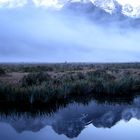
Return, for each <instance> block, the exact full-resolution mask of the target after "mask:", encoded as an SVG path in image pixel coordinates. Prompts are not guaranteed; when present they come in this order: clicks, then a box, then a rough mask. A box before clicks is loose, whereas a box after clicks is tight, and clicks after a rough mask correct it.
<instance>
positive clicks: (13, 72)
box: [0, 63, 140, 105]
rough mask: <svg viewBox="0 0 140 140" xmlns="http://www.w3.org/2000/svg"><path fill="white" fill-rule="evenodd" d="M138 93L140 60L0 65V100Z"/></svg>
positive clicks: (61, 99) (109, 97)
mask: <svg viewBox="0 0 140 140" xmlns="http://www.w3.org/2000/svg"><path fill="white" fill-rule="evenodd" d="M136 95H140V63H116V64H115V63H114V64H111V63H107V64H93V63H59V64H24V63H22V64H0V103H9V104H16V105H17V104H26V105H39V104H50V103H56V102H57V103H58V102H73V101H79V102H80V101H82V100H91V99H92V98H94V99H99V100H100V101H102V99H105V100H114V99H117V98H129V99H130V98H131V99H132V98H133V97H134V96H136Z"/></svg>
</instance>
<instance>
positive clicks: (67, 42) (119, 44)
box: [0, 7, 140, 62]
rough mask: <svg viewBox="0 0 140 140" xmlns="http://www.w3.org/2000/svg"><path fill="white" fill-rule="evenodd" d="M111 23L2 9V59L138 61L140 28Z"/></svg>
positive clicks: (34, 10) (36, 10) (41, 11)
mask: <svg viewBox="0 0 140 140" xmlns="http://www.w3.org/2000/svg"><path fill="white" fill-rule="evenodd" d="M121 24H124V26H125V24H127V22H124V23H121ZM108 25H109V26H108ZM108 25H107V24H104V23H103V24H98V23H96V22H94V21H92V20H91V19H88V18H86V17H85V16H82V15H81V16H79V15H76V14H74V13H71V14H70V13H67V12H58V11H51V10H46V9H41V8H28V7H27V8H21V9H19V8H17V9H1V10H0V62H65V61H67V62H138V61H139V60H140V55H139V54H140V47H139V35H140V31H139V30H136V29H133V28H122V27H120V26H118V25H117V23H115V24H108Z"/></svg>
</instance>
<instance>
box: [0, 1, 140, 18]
mask: <svg viewBox="0 0 140 140" xmlns="http://www.w3.org/2000/svg"><path fill="white" fill-rule="evenodd" d="M120 2H121V1H120V0H0V8H17V7H24V6H26V5H28V4H29V3H32V5H33V6H35V7H43V8H53V9H57V10H61V9H62V8H63V7H65V5H67V4H69V3H83V4H84V3H85V4H87V3H91V4H93V5H94V6H96V7H99V8H101V9H103V10H104V11H105V12H107V13H109V14H114V13H121V14H123V15H126V16H128V17H133V18H140V6H138V7H134V6H132V5H131V4H125V5H124V4H123V5H122V3H121V4H120Z"/></svg>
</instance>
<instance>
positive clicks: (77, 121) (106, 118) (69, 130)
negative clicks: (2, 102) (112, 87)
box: [0, 98, 140, 140]
mask: <svg viewBox="0 0 140 140" xmlns="http://www.w3.org/2000/svg"><path fill="white" fill-rule="evenodd" d="M139 119H140V98H135V99H134V101H133V102H132V103H131V104H127V103H124V104H123V103H122V104H119V103H114V104H108V103H102V104H100V103H97V102H96V101H91V102H90V103H88V104H87V105H83V104H77V103H71V104H69V105H68V106H67V107H65V108H62V109H59V110H58V111H56V112H55V113H53V114H50V115H48V114H45V113H40V112H38V114H37V115H35V116H33V115H32V114H29V113H20V114H18V113H11V114H8V115H6V114H3V113H1V115H0V122H1V123H0V137H1V138H2V140H11V139H18V140H20V139H25V138H26V139H27V140H28V139H29V138H30V139H35V140H37V139H46V138H50V139H52V138H55V139H58V140H59V139H61V140H62V139H69V138H76V139H80V140H83V139H85V138H86V136H87V137H88V136H89V135H91V134H92V135H93V136H94V137H95V139H96V138H97V136H99V137H100V138H102V136H103V135H104V137H105V135H107V134H108V136H107V138H108V139H113V137H114V138H115V137H116V134H118V136H117V137H119V135H120V134H119V132H120V133H122V132H121V130H128V131H131V129H132V128H133V127H135V126H136V125H137V127H136V128H135V132H137V130H138V129H139V128H140V122H139V121H138V120H139ZM124 121H126V122H128V121H129V122H128V123H126V122H124ZM7 124H8V125H7ZM130 124H131V127H129V126H130ZM138 124H139V125H138ZM132 126H133V127H132ZM123 127H124V129H123ZM12 128H14V130H16V133H15V131H13V129H12ZM99 128H100V129H99ZM105 128H108V129H105ZM130 128H131V129H130ZM114 129H116V131H115V130H114ZM52 130H53V131H52ZM99 131H100V132H99ZM112 131H114V132H112ZM31 132H35V133H31ZM54 132H55V133H54ZM131 132H132V131H131ZM89 133H90V134H89ZM113 133H114V134H113ZM61 134H63V135H61ZM94 134H96V136H95V135H94ZM129 134H130V132H128V134H127V135H128V136H129ZM10 135H11V136H10ZM122 135H123V134H122ZM136 135H137V139H139V138H140V135H138V133H136V134H135V136H136ZM117 137H116V138H117ZM129 138H130V136H129ZM89 139H90V138H89ZM127 139H128V138H127Z"/></svg>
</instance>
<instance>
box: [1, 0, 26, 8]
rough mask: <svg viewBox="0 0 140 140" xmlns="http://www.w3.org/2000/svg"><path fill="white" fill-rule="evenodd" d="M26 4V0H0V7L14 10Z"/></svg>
mask: <svg viewBox="0 0 140 140" xmlns="http://www.w3.org/2000/svg"><path fill="white" fill-rule="evenodd" d="M27 3H28V0H0V7H1V8H3V7H8V8H16V7H23V6H24V5H26V4H27Z"/></svg>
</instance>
